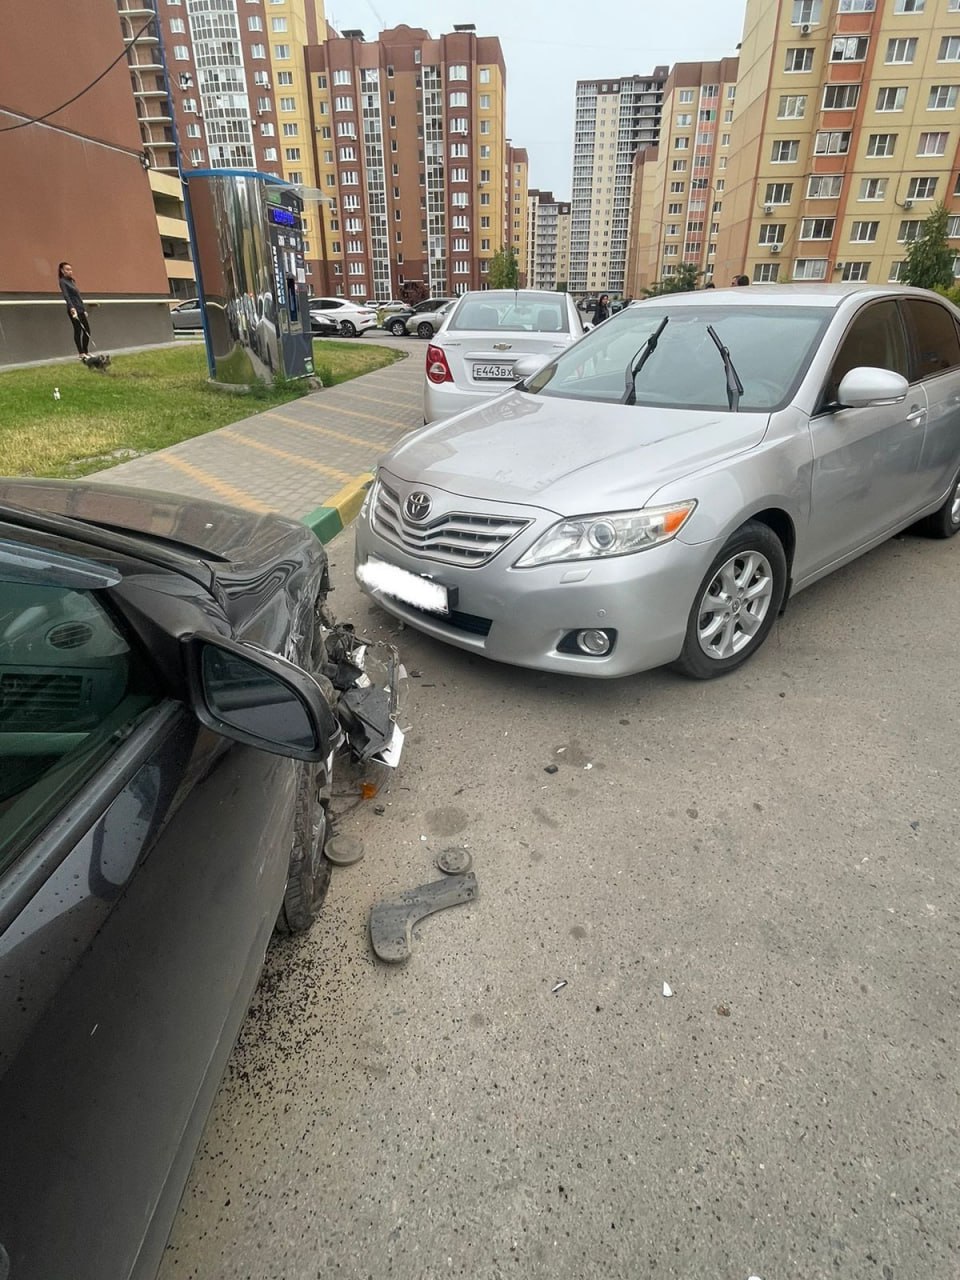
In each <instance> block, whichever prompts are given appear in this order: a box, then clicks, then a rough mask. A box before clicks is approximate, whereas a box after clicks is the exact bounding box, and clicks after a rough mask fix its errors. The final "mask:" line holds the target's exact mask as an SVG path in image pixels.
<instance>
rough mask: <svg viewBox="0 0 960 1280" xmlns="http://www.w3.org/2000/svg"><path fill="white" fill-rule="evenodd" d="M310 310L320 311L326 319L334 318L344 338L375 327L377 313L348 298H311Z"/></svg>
mask: <svg viewBox="0 0 960 1280" xmlns="http://www.w3.org/2000/svg"><path fill="white" fill-rule="evenodd" d="M310 310H311V312H314V311H318V312H320V314H321V315H323V316H324V317H325V318H326V319H331V318H332V319H334V320H336V321H337V322H338V323H339V325H340V332H341V334H342V335H343V337H345V338H356V337H357V336H358V335H359V334H361V333H366V331H367V330H368V329H375V328H376V327H377V313H376V312H375V311H371V310H370V308H369V307H365V306H361V305H360V304H359V303H357V302H351V301H350V299H349V298H311V299H310Z"/></svg>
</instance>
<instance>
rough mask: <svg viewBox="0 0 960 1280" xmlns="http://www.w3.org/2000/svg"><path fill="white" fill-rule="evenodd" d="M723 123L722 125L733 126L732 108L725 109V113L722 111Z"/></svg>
mask: <svg viewBox="0 0 960 1280" xmlns="http://www.w3.org/2000/svg"><path fill="white" fill-rule="evenodd" d="M723 123H724V124H733V107H727V109H726V111H724V113H723Z"/></svg>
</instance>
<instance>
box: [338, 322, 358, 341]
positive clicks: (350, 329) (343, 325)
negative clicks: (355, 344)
mask: <svg viewBox="0 0 960 1280" xmlns="http://www.w3.org/2000/svg"><path fill="white" fill-rule="evenodd" d="M340 332H341V333H342V334H343V336H344V337H345V338H355V337H356V336H357V326H356V325H355V324H354V323H353V321H352V320H341V321H340Z"/></svg>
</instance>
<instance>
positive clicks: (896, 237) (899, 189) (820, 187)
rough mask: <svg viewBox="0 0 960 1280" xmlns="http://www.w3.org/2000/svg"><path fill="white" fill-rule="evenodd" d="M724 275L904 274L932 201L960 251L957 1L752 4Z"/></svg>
mask: <svg viewBox="0 0 960 1280" xmlns="http://www.w3.org/2000/svg"><path fill="white" fill-rule="evenodd" d="M732 132H733V137H732V146H731V161H730V164H729V167H728V170H727V175H726V192H725V194H724V215H723V220H722V227H721V231H720V234H719V237H718V247H717V254H716V262H717V268H718V271H719V273H720V274H721V275H723V276H726V275H727V274H732V273H733V272H739V271H744V272H746V273H747V274H748V275H749V276H750V278H751V279H752V280H753V281H755V282H756V283H762V282H767V281H770V282H772V281H777V280H780V281H785V280H869V281H872V282H875V283H876V282H884V281H888V280H896V279H897V278H898V275H899V272H900V267H901V264H902V262H903V259H904V256H905V253H906V246H907V245H908V243H909V242H910V240H911V239H913V238H914V237H915V236H916V235H917V234H918V233H919V230H920V227H921V225H922V222H923V219H924V218H925V217H926V216H927V214H928V213H929V212H930V211H931V209H932V208H933V207H934V205H935V204H936V203H937V202H938V201H940V200H945V201H946V202H947V205H948V207H950V209H951V210H952V216H951V220H950V230H951V232H952V239H953V240H954V241H955V243H956V247H957V249H958V252H960V178H958V167H960V0H778V3H775V4H773V3H770V0H747V7H746V16H745V21H744V32H743V42H742V47H741V51H740V79H739V84H738V88H737V104H736V115H735V118H734V124H733V131H732Z"/></svg>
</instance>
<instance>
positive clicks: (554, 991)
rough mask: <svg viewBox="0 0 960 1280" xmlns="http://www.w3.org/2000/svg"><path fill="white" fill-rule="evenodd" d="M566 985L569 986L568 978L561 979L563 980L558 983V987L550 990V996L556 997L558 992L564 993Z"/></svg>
mask: <svg viewBox="0 0 960 1280" xmlns="http://www.w3.org/2000/svg"><path fill="white" fill-rule="evenodd" d="M566 985H567V980H566V978H561V979H560V981H559V982H558V983H557V985H556V986H555V987H551V988H550V994H551V995H553V996H555V995H556V994H557V992H558V991H562V990H563V988H564V987H565V986H566Z"/></svg>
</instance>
